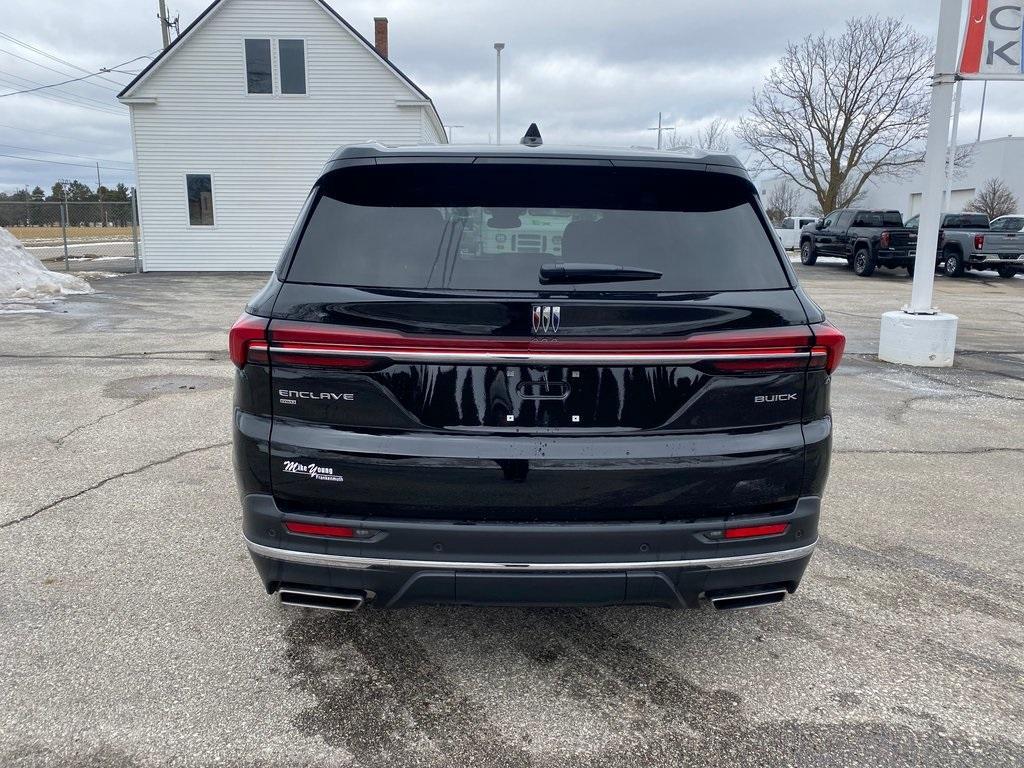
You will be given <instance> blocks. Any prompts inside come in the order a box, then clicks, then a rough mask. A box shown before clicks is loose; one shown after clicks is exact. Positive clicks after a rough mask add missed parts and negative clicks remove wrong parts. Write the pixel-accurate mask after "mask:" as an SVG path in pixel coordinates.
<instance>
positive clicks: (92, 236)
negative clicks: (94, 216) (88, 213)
mask: <svg viewBox="0 0 1024 768" xmlns="http://www.w3.org/2000/svg"><path fill="white" fill-rule="evenodd" d="M7 231H8V232H10V233H11V234H12V235H14V236H15V237H16V238H18V239H19V240H21V242H23V243H26V244H33V242H34V241H46V242H53V241H58V242H63V241H64V238H63V235H62V234H61V230H60V227H7ZM131 239H132V228H131V227H68V242H69V243H70V242H75V243H89V242H105V241H108V240H131Z"/></svg>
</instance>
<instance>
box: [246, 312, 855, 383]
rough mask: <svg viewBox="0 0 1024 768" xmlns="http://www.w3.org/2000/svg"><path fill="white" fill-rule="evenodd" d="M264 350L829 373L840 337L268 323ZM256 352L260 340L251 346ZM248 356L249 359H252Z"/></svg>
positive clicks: (821, 330) (345, 364)
mask: <svg viewBox="0 0 1024 768" xmlns="http://www.w3.org/2000/svg"><path fill="white" fill-rule="evenodd" d="M268 336H269V341H268V342H267V347H266V352H267V353H268V354H269V359H270V361H271V363H272V364H277V365H288V366H315V367H337V368H346V369H349V370H367V369H370V368H380V367H381V366H386V365H389V364H391V363H394V362H403V361H409V362H417V363H453V364H459V363H466V364H473V363H478V364H502V363H505V364H511V365H515V364H548V365H623V366H630V365H697V366H700V367H703V368H708V369H710V370H711V371H712V372H714V373H726V374H742V373H769V372H785V371H800V370H805V369H807V368H817V369H826V370H828V371H829V372H831V371H832V370H834V369H835V366H836V365H838V364H839V358H840V357H841V356H842V348H843V345H844V343H845V337H844V336H843V334H842V333H840V332H839V331H838V330H837V329H836V328H834V327H833V326H831V325H828V324H827V323H823V324H820V325H815V326H810V327H809V326H806V325H803V326H788V327H783V328H766V329H760V330H752V331H751V330H744V331H717V332H713V333H698V334H693V335H691V336H687V337H682V338H663V337H661V338H659V337H641V338H631V339H624V338H621V337H620V338H616V339H601V338H589V339H584V338H578V337H565V338H552V337H543V338H512V339H509V338H503V339H502V338H498V339H496V338H486V337H483V338H482V337H466V336H450V337H437V336H425V335H424V336H420V335H416V334H405V333H399V332H395V331H382V330H376V329H365V328H352V327H346V326H339V325H331V324H327V323H305V322H296V321H290V320H274V321H272V322H271V324H270V328H269V331H268ZM256 348H257V349H260V350H262V349H263V347H262V345H257V347H256ZM250 359H251V357H250Z"/></svg>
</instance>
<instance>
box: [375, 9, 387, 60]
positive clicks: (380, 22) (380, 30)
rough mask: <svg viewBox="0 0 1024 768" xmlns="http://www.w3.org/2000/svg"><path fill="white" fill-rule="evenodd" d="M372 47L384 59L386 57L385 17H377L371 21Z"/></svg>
mask: <svg viewBox="0 0 1024 768" xmlns="http://www.w3.org/2000/svg"><path fill="white" fill-rule="evenodd" d="M373 47H374V48H376V49H377V53H379V54H380V55H381V56H383V57H384V58H385V59H386V58H387V57H388V20H387V17H386V16H377V17H375V18H374V20H373Z"/></svg>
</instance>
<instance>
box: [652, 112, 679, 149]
mask: <svg viewBox="0 0 1024 768" xmlns="http://www.w3.org/2000/svg"><path fill="white" fill-rule="evenodd" d="M647 130H648V131H657V132H658V149H661V132H662V131H674V130H675V126H674V125H665V126H663V125H662V124H661V112H659V113H658V127H657V128H648V129H647Z"/></svg>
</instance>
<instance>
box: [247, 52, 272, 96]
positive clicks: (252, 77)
mask: <svg viewBox="0 0 1024 768" xmlns="http://www.w3.org/2000/svg"><path fill="white" fill-rule="evenodd" d="M245 82H246V90H247V91H248V92H249V93H273V92H274V81H273V76H272V75H271V70H270V41H269V40H246V41H245Z"/></svg>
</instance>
